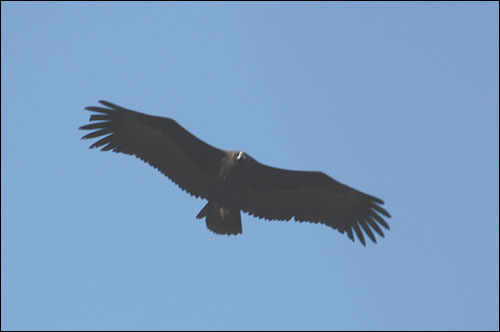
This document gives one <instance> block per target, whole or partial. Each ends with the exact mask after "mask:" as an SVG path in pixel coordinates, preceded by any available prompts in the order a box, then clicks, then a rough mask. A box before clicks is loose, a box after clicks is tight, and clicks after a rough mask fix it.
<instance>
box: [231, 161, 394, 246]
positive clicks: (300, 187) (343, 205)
mask: <svg viewBox="0 0 500 332" xmlns="http://www.w3.org/2000/svg"><path fill="white" fill-rule="evenodd" d="M247 176H248V179H249V181H248V184H249V188H248V191H247V193H246V194H244V195H242V196H241V199H240V202H239V204H240V208H241V209H242V210H243V211H245V212H247V213H249V214H251V215H254V216H257V217H259V218H264V219H268V220H290V219H291V218H292V217H293V218H294V219H295V220H296V221H308V222H313V223H321V224H325V225H327V226H330V227H332V228H334V229H337V230H338V231H339V232H341V233H344V232H346V233H347V235H348V237H349V238H350V239H351V240H353V241H354V236H353V231H354V233H356V235H357V237H358V238H359V240H360V241H361V243H363V245H364V244H365V239H364V235H363V231H364V233H365V234H366V235H368V237H369V238H370V239H371V240H372V241H373V242H375V243H376V242H377V241H376V238H375V235H374V234H373V231H375V232H376V233H378V234H379V235H380V236H382V237H383V236H384V233H383V231H382V229H381V228H380V225H381V226H383V227H384V228H386V229H389V225H388V224H387V222H386V221H385V220H384V219H383V218H382V216H385V217H388V218H389V217H390V214H389V213H388V212H387V211H386V210H385V209H384V208H382V207H381V205H382V204H384V202H383V201H382V200H381V199H379V198H376V197H374V196H370V195H367V194H364V193H362V192H360V191H357V190H355V189H353V188H350V187H348V186H346V185H344V184H342V183H340V182H338V181H335V180H334V179H332V178H331V177H329V176H328V175H326V174H324V173H322V172H307V171H292V170H286V169H280V168H275V167H270V166H266V165H263V164H261V163H259V162H257V161H256V160H254V159H252V160H251V161H250V162H249V166H248V173H247Z"/></svg>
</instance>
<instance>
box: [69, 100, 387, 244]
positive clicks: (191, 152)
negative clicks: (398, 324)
mask: <svg viewBox="0 0 500 332" xmlns="http://www.w3.org/2000/svg"><path fill="white" fill-rule="evenodd" d="M99 103H100V104H102V105H103V106H89V107H86V108H85V109H86V110H88V111H92V112H95V113H93V114H92V115H91V116H90V122H91V123H90V124H87V125H84V126H82V127H80V128H79V129H83V130H91V132H89V133H88V134H86V135H85V136H83V137H82V139H89V138H100V139H99V140H98V141H97V142H95V143H93V144H92V145H91V146H90V148H99V147H102V148H101V151H108V150H111V151H114V152H121V153H125V154H128V155H133V156H136V157H137V158H139V159H141V160H143V161H145V162H146V163H148V164H150V165H151V166H153V167H154V168H156V169H158V170H159V171H160V172H161V173H163V174H164V175H165V176H167V177H168V178H169V179H170V180H171V181H173V182H174V183H175V184H177V185H178V186H179V187H180V188H181V189H183V190H184V191H186V192H188V193H189V194H191V195H192V196H195V197H197V198H203V199H206V200H207V201H208V202H207V204H206V205H205V206H204V207H203V208H202V209H201V211H200V212H199V213H198V215H197V216H196V218H198V219H203V218H205V222H206V226H207V228H208V229H209V230H210V231H212V232H214V233H216V234H234V235H236V234H241V233H242V227H241V214H240V212H241V211H243V212H246V213H248V214H250V215H252V216H255V217H257V218H259V219H265V220H284V221H288V220H291V219H292V218H293V219H294V220H295V221H299V222H310V223H319V224H323V225H326V226H329V227H331V228H333V229H336V230H337V231H339V232H340V233H342V234H343V233H346V234H347V236H348V238H349V239H351V240H352V241H354V238H355V236H354V234H355V235H356V237H357V238H358V239H359V241H360V242H361V243H362V244H363V245H365V244H366V243H365V242H366V241H365V235H366V236H368V238H370V240H372V241H373V242H374V243H376V242H377V240H376V237H375V233H377V234H378V235H379V236H381V237H384V232H383V231H382V228H385V229H389V225H388V224H387V222H386V220H384V217H386V218H390V217H391V216H390V214H389V213H388V212H387V211H386V210H385V209H384V208H383V207H382V206H381V205H383V204H384V202H383V201H382V200H381V199H379V198H377V197H375V196H371V195H367V194H365V193H362V192H361V191H358V190H356V189H353V188H351V187H348V186H346V185H344V184H342V183H340V182H338V181H336V180H334V179H332V178H331V177H329V176H328V175H326V174H325V173H323V172H313V171H293V170H287V169H281V168H276V167H271V166H267V165H264V164H261V163H260V162H258V161H257V160H255V159H254V158H252V157H251V156H250V155H248V154H247V153H245V152H243V151H225V150H221V149H218V148H216V147H214V146H212V145H210V144H207V143H205V142H204V141H202V140H201V139H199V138H197V137H196V136H194V135H193V134H191V133H190V132H188V131H187V130H186V129H184V128H183V127H182V126H180V125H179V124H178V123H177V122H176V121H175V120H173V119H170V118H165V117H159V116H152V115H147V114H144V113H139V112H136V111H132V110H129V109H126V108H123V107H120V106H118V105H115V104H112V103H110V102H107V101H99Z"/></svg>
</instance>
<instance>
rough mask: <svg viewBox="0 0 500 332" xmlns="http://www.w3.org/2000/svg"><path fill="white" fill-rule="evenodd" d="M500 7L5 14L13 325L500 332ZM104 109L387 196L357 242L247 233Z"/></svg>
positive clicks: (20, 9)
mask: <svg viewBox="0 0 500 332" xmlns="http://www.w3.org/2000/svg"><path fill="white" fill-rule="evenodd" d="M498 7H499V6H498V3H497V2H489V3H477V2H474V3H464V2H460V3H382V4H381V3H309V2H308V3H284V2H282V3H244V4H238V3H142V2H141V3H140V4H138V3H130V2H127V3H60V2H58V3H19V2H16V3H13V2H2V5H1V9H2V14H1V18H2V23H1V25H2V32H1V34H2V45H1V46H2V48H1V55H2V64H1V80H2V85H1V97H2V98H1V107H2V108H1V120H2V122H1V129H2V130H1V138H2V144H1V146H2V150H1V156H2V166H1V180H2V181H1V188H2V196H1V197H2V199H1V203H2V209H1V216H2V228H1V230H2V233H1V239H2V245H1V249H2V255H1V258H2V273H1V277H2V295H1V299H2V303H1V304H2V306H1V308H2V309H1V313H2V317H1V318H2V320H1V322H2V323H1V324H2V329H3V330H19V329H21V330H23V329H27V330H31V329H43V330H65V329H77V330H85V329H129V330H134V329H138V330H145V329H153V330H162V329H210V330H227V329H319V330H324V329H333V330H358V329H369V330H380V329H389V330H398V329H403V330H405V329H412V330H415V329H437V330H442V329H452V330H453V329H472V330H475V329H478V330H483V329H492V330H498V328H499V315H498V312H499V263H498V261H499V257H498V256H499V242H498V238H499V205H498V199H499V197H498V196H499V152H498V151H499V150H498V149H499V117H498V115H499V94H498V91H499V44H498V43H499V33H498V31H499V24H498V22H499V20H498V15H499V14H498V13H499V8H498ZM99 99H105V100H109V101H112V102H115V103H117V104H119V105H122V106H125V107H128V108H131V109H134V110H137V111H141V112H145V113H149V114H154V115H159V116H168V117H171V118H173V119H175V120H176V121H178V122H179V123H180V124H181V125H183V126H184V127H185V128H187V129H188V130H189V131H191V132H192V133H194V134H195V135H197V136H198V137H200V138H202V139H203V140H205V141H207V142H209V143H210V144H212V145H215V146H217V147H220V148H224V149H234V150H245V151H247V152H248V153H249V154H250V155H252V156H253V157H254V158H256V159H257V160H259V161H261V162H263V163H265V164H270V165H274V166H278V167H283V168H289V169H301V170H321V171H323V172H325V173H327V174H329V175H330V176H332V177H334V178H335V179H337V180H338V181H340V182H343V183H345V184H348V185H350V186H352V187H354V188H356V189H359V190H361V191H364V192H366V193H369V194H372V195H375V196H377V197H380V198H382V199H383V200H385V202H386V205H385V207H386V208H387V209H388V210H389V211H390V213H391V214H392V219H390V225H391V230H390V231H388V232H387V234H386V237H385V239H380V240H379V242H378V244H376V245H374V244H372V243H369V244H367V246H366V247H363V246H362V245H360V244H359V242H356V243H352V242H351V241H350V240H349V239H348V238H347V236H345V235H341V234H339V233H338V232H336V231H334V230H332V229H330V228H327V227H324V226H321V225H312V224H300V223H293V222H288V223H284V222H283V223H280V222H266V221H261V220H258V219H255V218H252V217H250V216H248V215H246V214H244V215H243V216H242V219H243V235H239V236H236V237H235V236H231V237H227V236H217V235H214V234H212V233H210V232H209V231H208V230H207V229H206V226H205V224H204V221H200V220H197V219H195V216H196V214H197V213H198V212H199V210H200V209H201V208H202V207H203V205H204V204H205V201H203V200H197V199H195V198H193V197H191V196H189V195H187V194H186V193H184V192H183V191H181V190H179V188H177V187H176V186H175V185H174V184H172V183H171V182H170V181H169V180H168V179H167V178H165V177H163V176H162V174H160V173H159V172H157V171H156V170H155V169H153V168H151V167H149V166H148V165H146V164H144V163H143V162H141V161H139V160H138V159H135V158H133V157H131V156H127V155H123V154H116V153H111V152H100V151H98V150H89V149H88V146H89V145H90V144H91V143H92V141H88V140H87V141H84V140H81V139H80V137H81V136H82V135H83V134H84V133H83V132H82V131H79V130H78V129H77V128H78V127H79V126H81V125H84V124H86V123H88V120H89V112H87V111H84V110H83V108H84V107H85V106H90V105H97V101H98V100H99Z"/></svg>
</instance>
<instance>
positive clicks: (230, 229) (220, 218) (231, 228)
mask: <svg viewBox="0 0 500 332" xmlns="http://www.w3.org/2000/svg"><path fill="white" fill-rule="evenodd" d="M203 217H207V218H206V223H207V228H208V229H209V230H211V231H212V232H214V233H216V234H234V235H236V234H241V233H242V229H241V215H240V210H238V209H234V210H230V209H228V208H224V207H221V206H219V205H217V204H216V203H212V202H208V203H207V205H205V207H203V209H201V211H200V213H198V215H197V216H196V218H198V219H202V218H203Z"/></svg>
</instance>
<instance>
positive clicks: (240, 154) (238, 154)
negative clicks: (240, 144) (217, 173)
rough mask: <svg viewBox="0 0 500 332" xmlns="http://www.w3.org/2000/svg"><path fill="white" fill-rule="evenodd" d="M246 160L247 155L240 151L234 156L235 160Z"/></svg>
mask: <svg viewBox="0 0 500 332" xmlns="http://www.w3.org/2000/svg"><path fill="white" fill-rule="evenodd" d="M244 159H247V154H246V153H245V152H243V151H240V152H238V153H237V154H236V160H244Z"/></svg>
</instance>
